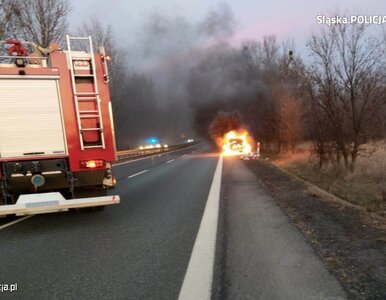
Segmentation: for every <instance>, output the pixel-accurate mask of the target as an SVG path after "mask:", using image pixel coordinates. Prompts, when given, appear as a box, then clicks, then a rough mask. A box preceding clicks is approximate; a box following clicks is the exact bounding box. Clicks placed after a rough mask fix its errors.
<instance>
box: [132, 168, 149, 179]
mask: <svg viewBox="0 0 386 300" xmlns="http://www.w3.org/2000/svg"><path fill="white" fill-rule="evenodd" d="M147 171H149V170H143V171H141V172H138V173H135V174H133V175H130V176H127V178H133V177H135V176H138V175H141V174H143V173H146V172H147Z"/></svg>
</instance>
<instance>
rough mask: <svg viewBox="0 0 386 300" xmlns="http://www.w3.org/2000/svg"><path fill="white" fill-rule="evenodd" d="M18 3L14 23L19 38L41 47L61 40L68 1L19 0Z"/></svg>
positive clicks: (65, 27)
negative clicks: (16, 26) (16, 25)
mask: <svg viewBox="0 0 386 300" xmlns="http://www.w3.org/2000/svg"><path fill="white" fill-rule="evenodd" d="M18 3H19V5H20V9H19V13H18V15H17V17H16V22H17V23H18V29H19V33H18V35H19V36H20V37H21V38H23V39H25V40H27V41H32V42H35V43H38V44H40V45H41V46H43V47H48V45H49V44H50V43H52V42H60V41H61V40H62V38H63V36H64V34H65V33H66V32H67V28H68V23H67V16H68V15H69V13H70V11H71V5H70V2H69V0H34V1H30V0H19V1H18Z"/></svg>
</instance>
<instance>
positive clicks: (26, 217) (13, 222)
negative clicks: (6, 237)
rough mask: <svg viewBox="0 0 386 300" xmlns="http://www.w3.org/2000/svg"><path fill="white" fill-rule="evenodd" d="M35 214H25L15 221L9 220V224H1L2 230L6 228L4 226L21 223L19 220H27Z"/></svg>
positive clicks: (0, 228)
mask: <svg viewBox="0 0 386 300" xmlns="http://www.w3.org/2000/svg"><path fill="white" fill-rule="evenodd" d="M34 216H35V215H29V216H25V217H23V218H20V219H17V220H15V221H12V222H9V223H7V224H4V225H1V226H0V230H2V229H4V228H7V227H9V226H12V225H15V224H16V223H19V222H21V221H24V220H27V219H29V218H31V217H34Z"/></svg>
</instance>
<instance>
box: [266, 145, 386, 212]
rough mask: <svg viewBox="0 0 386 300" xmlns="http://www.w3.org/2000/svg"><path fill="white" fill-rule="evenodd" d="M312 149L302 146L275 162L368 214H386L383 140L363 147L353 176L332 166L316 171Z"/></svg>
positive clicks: (385, 150) (385, 158) (385, 170)
mask: <svg viewBox="0 0 386 300" xmlns="http://www.w3.org/2000/svg"><path fill="white" fill-rule="evenodd" d="M311 147H312V146H311V145H310V144H303V145H301V146H299V148H298V151H297V152H296V153H295V154H292V153H288V154H284V155H281V156H280V157H277V158H275V159H274V162H275V163H276V164H277V165H279V166H280V167H282V168H284V169H285V170H287V171H289V172H292V173H294V174H295V175H297V176H299V177H301V178H303V179H304V180H307V181H309V182H312V183H314V184H316V185H317V186H319V187H321V188H322V189H324V190H327V191H328V192H330V193H333V194H335V195H336V196H338V197H340V198H343V199H345V200H347V201H349V202H351V203H354V204H357V205H360V206H363V207H365V208H366V209H367V210H369V211H373V212H378V213H381V214H385V213H386V211H385V209H386V141H384V142H377V143H372V144H368V145H366V147H365V148H366V149H365V150H366V151H365V153H364V154H363V155H361V156H360V157H359V158H358V161H357V165H356V169H355V171H354V172H353V173H350V172H345V171H344V170H342V169H339V168H337V167H336V166H334V165H332V164H329V165H326V166H324V167H323V168H322V169H319V168H318V167H317V160H316V157H314V156H312V155H311Z"/></svg>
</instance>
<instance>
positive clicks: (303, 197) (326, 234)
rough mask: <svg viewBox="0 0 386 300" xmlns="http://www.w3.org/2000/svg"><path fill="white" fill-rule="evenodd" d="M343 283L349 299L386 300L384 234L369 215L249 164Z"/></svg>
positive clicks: (379, 223) (258, 164) (283, 174)
mask: <svg viewBox="0 0 386 300" xmlns="http://www.w3.org/2000/svg"><path fill="white" fill-rule="evenodd" d="M245 164H246V165H247V167H248V168H249V169H250V170H251V171H252V172H253V173H254V174H255V175H256V177H257V179H258V180H260V181H261V182H262V183H263V184H264V185H265V186H266V187H267V188H268V189H269V191H270V192H271V194H272V195H273V197H274V199H275V200H276V202H277V203H278V205H279V206H280V208H281V209H282V210H283V211H284V212H285V213H286V214H287V216H288V217H289V218H290V219H291V221H292V223H293V224H294V225H295V226H296V227H297V228H299V229H300V231H301V232H302V233H303V234H304V235H305V236H306V237H307V240H308V242H309V244H310V245H311V246H312V247H313V248H314V249H315V251H316V252H317V253H318V255H319V256H320V257H321V258H322V260H323V261H324V263H325V265H326V266H327V268H328V269H329V271H330V272H331V273H333V274H334V275H335V276H336V277H337V278H338V279H339V281H340V282H341V284H342V286H343V287H344V288H345V289H346V291H347V292H348V295H349V297H350V299H384V298H383V297H384V295H386V267H385V266H386V247H385V245H386V238H385V236H386V229H385V227H384V223H383V222H382V220H379V218H373V217H372V216H371V214H369V213H367V212H366V211H365V210H363V209H360V208H358V207H355V206H353V205H350V204H346V203H344V202H342V201H337V200H336V199H335V198H334V197H332V196H330V195H328V193H322V192H320V191H317V190H315V189H312V188H310V186H309V185H308V184H307V183H305V182H303V181H301V180H298V179H296V177H293V176H291V175H290V174H288V173H286V172H284V171H282V170H281V169H279V168H277V167H276V166H274V165H272V164H270V163H268V162H265V161H259V162H245Z"/></svg>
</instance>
